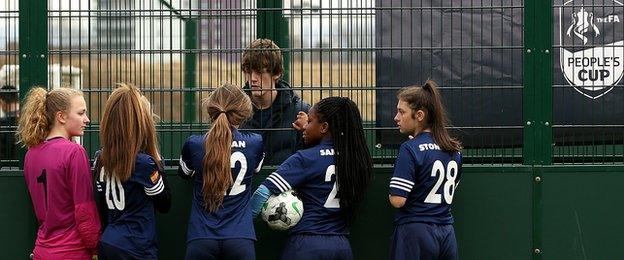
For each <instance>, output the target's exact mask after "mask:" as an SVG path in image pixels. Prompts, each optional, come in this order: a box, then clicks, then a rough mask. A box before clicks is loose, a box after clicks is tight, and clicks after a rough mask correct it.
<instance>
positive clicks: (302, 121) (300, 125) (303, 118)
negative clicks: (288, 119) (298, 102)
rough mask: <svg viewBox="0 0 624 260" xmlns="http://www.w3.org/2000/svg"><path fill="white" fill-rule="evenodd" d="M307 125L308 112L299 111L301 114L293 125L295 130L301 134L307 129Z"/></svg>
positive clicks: (298, 114)
mask: <svg viewBox="0 0 624 260" xmlns="http://www.w3.org/2000/svg"><path fill="white" fill-rule="evenodd" d="M307 124H308V114H306V112H303V111H299V113H297V119H296V120H295V122H293V123H292V126H293V128H295V130H297V131H299V132H303V129H305V126H306V125H307Z"/></svg>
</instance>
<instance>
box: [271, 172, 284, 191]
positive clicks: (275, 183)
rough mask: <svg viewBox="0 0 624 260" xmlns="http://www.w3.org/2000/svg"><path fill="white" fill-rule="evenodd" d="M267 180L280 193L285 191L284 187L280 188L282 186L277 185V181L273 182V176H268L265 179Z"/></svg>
mask: <svg viewBox="0 0 624 260" xmlns="http://www.w3.org/2000/svg"><path fill="white" fill-rule="evenodd" d="M267 180H269V181H270V182H272V183H273V185H275V187H277V188H278V189H279V190H280V191H281V192H284V191H286V190H285V189H284V187H283V186H282V184H281V183H279V181H278V180H274V178H273V176H269V177H268V178H267Z"/></svg>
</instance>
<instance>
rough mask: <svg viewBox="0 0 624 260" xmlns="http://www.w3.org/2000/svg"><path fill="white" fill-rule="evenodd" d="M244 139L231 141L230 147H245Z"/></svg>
mask: <svg viewBox="0 0 624 260" xmlns="http://www.w3.org/2000/svg"><path fill="white" fill-rule="evenodd" d="M245 146H246V144H245V141H232V147H237V148H245Z"/></svg>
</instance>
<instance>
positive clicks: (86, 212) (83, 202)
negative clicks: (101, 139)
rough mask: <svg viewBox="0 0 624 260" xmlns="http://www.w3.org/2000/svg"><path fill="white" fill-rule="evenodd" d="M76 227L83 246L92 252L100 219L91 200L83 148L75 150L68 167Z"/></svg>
mask: <svg viewBox="0 0 624 260" xmlns="http://www.w3.org/2000/svg"><path fill="white" fill-rule="evenodd" d="M69 170H70V176H71V184H72V189H73V194H74V196H73V199H74V214H75V216H76V226H77V228H78V232H79V233H80V236H81V238H82V242H83V243H84V245H85V246H86V247H87V248H89V249H92V250H95V248H96V247H97V244H98V241H99V239H100V218H99V216H98V213H97V208H96V204H95V200H94V198H93V186H92V185H93V179H92V177H91V167H90V166H89V159H88V157H87V152H86V151H85V150H84V148H82V147H80V149H76V151H74V152H73V153H72V155H71V162H70V165H69Z"/></svg>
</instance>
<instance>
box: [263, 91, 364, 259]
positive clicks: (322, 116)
mask: <svg viewBox="0 0 624 260" xmlns="http://www.w3.org/2000/svg"><path fill="white" fill-rule="evenodd" d="M303 117H307V124H305V126H303V129H304V131H303V140H304V142H305V143H306V145H308V146H312V147H311V148H308V149H305V150H300V151H298V152H297V153H295V154H294V155H292V156H290V157H289V158H288V159H287V160H286V161H284V163H282V164H281V165H280V166H279V167H278V168H277V171H275V172H274V173H272V174H270V175H269V177H268V178H267V179H266V180H265V181H264V182H263V183H262V184H261V185H260V186H259V187H258V189H257V190H256V192H255V193H254V195H253V197H252V204H251V205H252V211H253V213H254V216H256V215H257V214H258V213H259V211H260V207H261V206H262V204H264V202H265V201H266V200H267V199H268V197H269V195H270V194H279V193H282V192H285V191H287V190H291V189H294V190H296V191H297V193H298V195H299V197H300V198H301V201H302V202H303V205H304V207H305V210H304V212H303V216H302V218H301V220H300V221H299V223H297V225H296V226H294V227H293V228H292V229H291V231H290V237H289V239H288V242H287V244H286V248H285V249H284V251H283V253H282V259H352V258H353V253H352V252H351V246H350V245H349V241H348V240H347V238H346V235H347V234H348V233H349V230H348V227H349V223H350V221H351V220H352V219H353V217H354V215H355V213H356V210H357V208H358V206H359V205H360V204H361V202H362V200H363V198H364V194H365V192H366V188H367V187H368V185H369V183H370V182H371V178H372V160H371V157H370V153H369V151H368V147H367V145H366V139H365V137H364V130H363V128H362V118H361V116H360V112H359V110H358V108H357V105H356V104H355V103H354V102H353V101H351V100H350V99H348V98H343V97H329V98H325V99H322V100H321V101H319V102H318V103H317V104H316V105H314V106H313V107H312V108H311V109H310V111H309V116H306V115H305V114H304V115H303Z"/></svg>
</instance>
